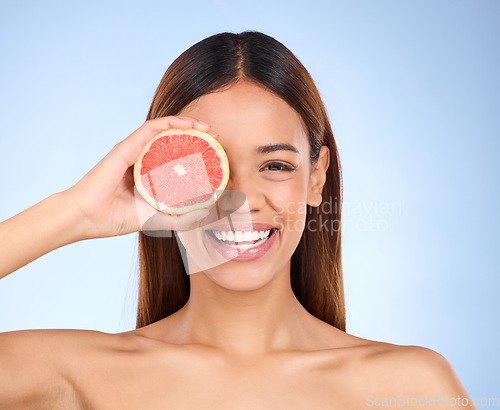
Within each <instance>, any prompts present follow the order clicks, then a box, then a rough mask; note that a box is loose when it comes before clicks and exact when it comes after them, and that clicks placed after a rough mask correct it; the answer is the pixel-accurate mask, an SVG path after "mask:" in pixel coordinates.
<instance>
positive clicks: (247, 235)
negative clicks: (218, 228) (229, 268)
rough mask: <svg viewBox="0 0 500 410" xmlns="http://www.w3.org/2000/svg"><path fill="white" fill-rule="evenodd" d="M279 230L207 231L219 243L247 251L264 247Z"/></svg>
mask: <svg viewBox="0 0 500 410" xmlns="http://www.w3.org/2000/svg"><path fill="white" fill-rule="evenodd" d="M276 231H278V228H271V229H268V230H266V231H252V232H241V231H228V232H214V231H212V230H210V229H208V230H207V231H206V233H207V234H208V235H210V236H211V237H213V238H214V239H215V240H216V241H217V242H218V243H220V244H222V245H225V246H228V247H231V248H234V249H241V250H246V249H250V248H254V247H256V246H259V245H262V244H263V243H264V242H266V241H268V240H269V238H270V237H271V235H273V234H274V233H275V232H276Z"/></svg>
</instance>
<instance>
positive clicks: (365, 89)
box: [0, 0, 500, 398]
mask: <svg viewBox="0 0 500 410" xmlns="http://www.w3.org/2000/svg"><path fill="white" fill-rule="evenodd" d="M499 17H500V2H498V1H495V0H492V1H486V0H478V1H472V0H470V1H463V0H453V1H427V0H426V1H423V0H419V1H399V0H398V1H396V0H394V1H374V0H369V1H350V2H341V1H328V2H327V1H324V2H321V1H307V2H303V1H290V0H287V1H272V2H270V1H260V0H254V1H252V2H230V1H225V0H216V1H191V2H188V3H187V5H182V4H181V2H167V1H163V2H155V1H141V2H138V1H134V2H127V1H111V2H110V1H108V2H106V1H105V2H97V1H85V2H49V1H40V2H30V1H18V2H13V1H11V2H5V1H4V2H1V3H0V42H1V50H0V53H1V54H0V58H1V60H2V64H1V65H0V93H1V96H2V98H1V101H0V124H1V126H2V130H1V132H0V138H1V139H0V152H1V154H2V168H3V172H2V191H1V194H0V195H1V201H0V220H4V219H7V218H9V217H11V216H13V215H15V214H17V213H19V212H21V211H22V210H24V209H26V208H28V207H30V206H32V205H34V204H35V203H37V202H39V201H40V200H42V199H43V198H45V197H47V196H49V195H51V194H53V193H55V192H58V191H62V190H64V189H67V188H69V187H70V186H72V185H73V184H74V183H76V182H77V181H78V180H79V179H80V178H81V177H82V176H83V175H84V174H85V173H86V172H87V171H88V170H90V169H91V168H92V167H93V166H94V165H95V164H96V163H97V162H98V161H99V160H100V159H101V158H102V157H104V156H105V155H106V153H107V152H108V151H109V150H110V149H111V148H112V147H113V146H114V145H115V144H116V143H117V142H119V141H121V140H122V139H124V138H125V137H126V136H128V135H129V134H130V133H131V132H132V131H134V130H135V129H136V128H138V127H139V126H140V125H141V124H142V122H143V121H144V120H145V117H146V114H147V111H148V108H149V105H150V103H151V100H152V97H153V94H154V91H155V89H156V87H157V85H158V83H159V81H160V79H161V77H162V76H163V74H164V72H165V70H166V69H167V67H168V66H169V65H170V63H171V62H172V61H173V60H174V59H175V58H176V57H177V56H178V55H179V54H180V53H182V52H183V51H184V50H186V49H187V48H189V47H190V46H191V45H193V44H194V43H196V42H198V41H200V40H201V39H203V38H205V37H208V36H210V35H212V34H216V33H219V32H223V31H230V32H241V31H244V30H247V29H252V30H259V31H262V32H264V33H266V34H269V35H271V36H273V37H275V38H276V39H277V40H279V41H281V42H282V43H283V44H285V45H286V46H287V47H288V48H289V49H290V50H291V51H292V52H293V53H295V55H296V56H297V57H298V58H299V59H300V60H301V61H302V63H303V64H304V65H305V67H306V68H307V69H308V70H309V72H310V74H311V75H312V77H313V79H314V80H315V82H316V84H317V86H318V89H319V90H320V93H321V96H322V98H323V100H324V102H325V104H326V107H327V111H328V113H329V115H330V118H331V122H332V125H333V131H334V135H335V138H336V141H337V143H338V147H339V150H340V157H341V165H342V167H343V177H344V206H345V210H344V214H343V218H344V222H343V224H344V225H343V227H344V230H343V267H344V275H345V290H346V302H347V309H348V332H350V333H352V334H354V335H356V336H360V337H363V338H367V339H372V340H379V341H385V342H389V343H395V344H409V345H420V346H425V347H428V348H431V349H433V350H436V351H437V352H439V353H441V354H442V355H443V356H445V357H446V358H447V359H448V360H449V361H450V362H451V364H452V365H453V367H454V368H455V370H456V372H457V374H458V376H459V377H460V379H461V380H462V382H463V384H464V386H465V387H466V389H467V391H468V392H469V394H470V395H471V397H472V398H481V397H493V396H494V397H498V395H499V389H498V386H499V379H500V377H499V365H500V359H499V355H498V341H499V336H500V330H499V329H500V326H499V321H498V319H497V315H498V312H499V308H500V302H499V300H500V298H499V295H498V294H499V284H500V279H499V276H500V275H499V274H500V272H499V263H498V252H497V250H498V239H497V238H498V231H499V228H500V226H499V217H498V213H497V212H498V208H497V207H498V204H499V201H498V199H499V195H498V182H497V180H498V177H499V176H500V175H499V166H498V161H497V158H496V157H497V156H498V153H499V125H498V111H499V95H500V87H499V84H500V81H499V72H500V66H499V47H498V44H499V31H500V28H499V24H498V21H499ZM495 114H496V116H495ZM136 242H137V234H131V235H127V236H122V237H115V238H105V239H95V240H90V241H83V242H78V243H74V244H71V245H68V246H66V247H63V248H60V249H57V250H55V251H53V252H51V253H49V254H47V255H44V256H42V257H41V258H39V259H37V260H36V261H34V262H32V263H31V264H29V265H27V266H25V267H23V268H21V269H19V270H18V271H16V272H15V273H13V274H11V275H9V276H7V277H6V278H4V279H2V280H1V281H0V312H1V313H0V331H10V330H18V329H34V328H74V329H94V330H100V331H104V332H109V333H115V332H120V331H125V330H130V329H132V328H134V323H135V309H136V305H135V303H136V297H137V295H136V287H137V277H136V274H137V245H136Z"/></svg>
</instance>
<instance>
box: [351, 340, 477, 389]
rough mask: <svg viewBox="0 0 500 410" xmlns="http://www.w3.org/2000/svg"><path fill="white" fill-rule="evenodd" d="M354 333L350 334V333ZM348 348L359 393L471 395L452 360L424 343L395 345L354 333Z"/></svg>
mask: <svg viewBox="0 0 500 410" xmlns="http://www.w3.org/2000/svg"><path fill="white" fill-rule="evenodd" d="M349 336H351V335H349ZM351 337H352V338H353V339H352V341H353V342H352V346H351V347H350V348H347V349H346V352H348V353H346V355H347V356H349V357H350V358H351V363H352V370H353V371H352V373H353V374H357V375H361V376H358V380H357V381H356V382H357V386H358V388H357V390H358V393H359V394H364V395H372V396H373V397H397V396H400V395H406V396H408V397H425V396H432V395H440V396H442V397H449V398H452V397H457V396H460V397H466V398H467V397H468V395H467V392H466V391H465V388H464V387H463V385H462V383H461V382H460V380H459V378H458V376H457V374H456V372H455V370H454V369H453V367H452V365H451V364H450V362H449V361H448V360H447V359H446V358H445V357H444V356H442V355H441V354H439V353H438V352H436V351H434V350H432V349H428V348H425V347H421V346H414V345H408V346H406V345H395V344H391V343H384V342H377V341H371V340H367V339H361V338H357V337H354V336H351Z"/></svg>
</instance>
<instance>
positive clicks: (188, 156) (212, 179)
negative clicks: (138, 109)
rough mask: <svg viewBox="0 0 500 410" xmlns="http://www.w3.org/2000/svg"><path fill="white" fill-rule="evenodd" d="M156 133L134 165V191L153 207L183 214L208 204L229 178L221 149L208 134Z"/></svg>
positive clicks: (193, 132)
mask: <svg viewBox="0 0 500 410" xmlns="http://www.w3.org/2000/svg"><path fill="white" fill-rule="evenodd" d="M179 131H180V130H178V129H170V130H166V131H162V132H161V133H159V134H158V135H157V136H156V137H155V138H153V140H152V141H150V143H149V145H147V146H146V147H145V149H144V150H143V153H142V154H141V156H140V157H139V159H138V160H137V162H136V163H135V166H134V181H135V184H136V187H137V190H138V191H139V192H140V194H141V195H142V196H143V197H144V199H146V201H147V202H148V203H149V204H151V205H152V206H153V207H155V208H157V209H159V210H160V211H163V212H168V213H176V214H180V213H185V212H189V211H191V210H194V209H198V208H203V207H207V206H209V205H211V204H212V203H213V202H215V201H216V200H217V195H215V193H216V192H219V195H220V193H221V192H222V191H223V189H224V188H225V186H226V185H227V181H228V179H229V163H228V160H227V156H226V153H225V152H224V149H223V148H222V146H221V145H220V144H219V142H218V141H217V140H216V139H215V138H213V137H212V136H211V135H210V134H208V133H206V132H203V131H200V130H197V129H194V128H192V129H191V130H183V132H179Z"/></svg>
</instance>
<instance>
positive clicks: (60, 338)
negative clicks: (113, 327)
mask: <svg viewBox="0 0 500 410" xmlns="http://www.w3.org/2000/svg"><path fill="white" fill-rule="evenodd" d="M132 344H133V341H131V338H130V337H128V338H127V337H123V336H121V337H118V336H116V335H111V334H107V333H102V332H97V331H90V330H69V329H68V330H66V329H43V330H38V329H36V330H18V331H11V332H4V333H0V362H1V363H2V366H0V403H1V404H2V405H7V404H8V405H9V406H8V408H9V409H16V408H23V409H24V408H26V409H30V408H36V409H45V408H47V409H48V408H50V409H59V408H61V409H63V408H78V406H77V402H78V394H77V390H76V386H75V383H74V381H75V380H76V377H75V375H77V373H78V371H79V370H80V369H81V368H82V365H83V364H84V362H85V361H86V360H88V359H89V358H91V357H92V355H93V354H95V353H97V352H99V351H103V350H105V349H119V348H120V347H121V348H124V347H125V348H131V345H132Z"/></svg>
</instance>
